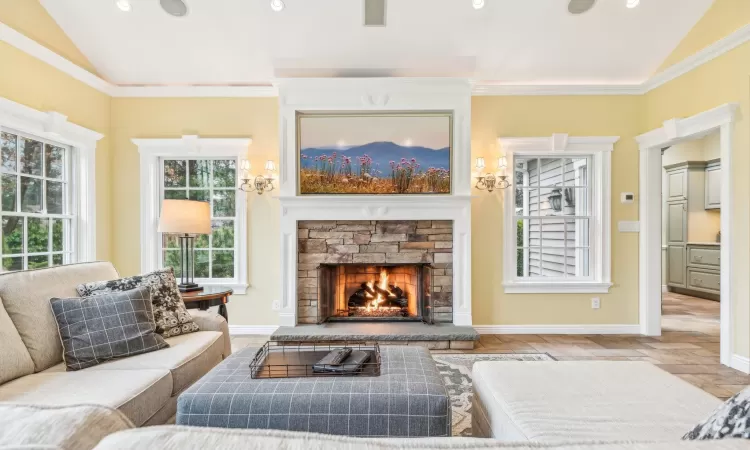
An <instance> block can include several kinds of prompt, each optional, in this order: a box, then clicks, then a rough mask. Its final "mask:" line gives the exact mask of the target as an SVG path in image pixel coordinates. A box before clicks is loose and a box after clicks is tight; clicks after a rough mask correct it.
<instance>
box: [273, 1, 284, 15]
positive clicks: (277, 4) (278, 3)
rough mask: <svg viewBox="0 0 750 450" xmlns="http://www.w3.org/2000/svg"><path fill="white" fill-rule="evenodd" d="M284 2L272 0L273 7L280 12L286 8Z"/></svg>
mask: <svg viewBox="0 0 750 450" xmlns="http://www.w3.org/2000/svg"><path fill="white" fill-rule="evenodd" d="M284 6H285V5H284V2H283V1H282V0H271V9H272V10H274V11H276V12H279V11H281V10H282V9H284Z"/></svg>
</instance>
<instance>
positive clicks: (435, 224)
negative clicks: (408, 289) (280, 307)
mask: <svg viewBox="0 0 750 450" xmlns="http://www.w3.org/2000/svg"><path fill="white" fill-rule="evenodd" d="M297 236H298V247H297V248H298V258H297V308H298V309H297V323H298V324H314V323H317V322H318V318H319V314H318V308H319V307H320V301H319V300H320V299H319V298H318V296H319V295H320V289H319V285H318V282H319V281H318V279H319V272H318V269H319V267H320V265H321V264H359V265H372V266H378V265H397V264H429V265H431V266H432V280H431V307H432V318H433V319H434V321H435V322H443V323H452V322H453V221H450V220H330V221H322V220H314V221H312V220H303V221H299V222H298V223H297Z"/></svg>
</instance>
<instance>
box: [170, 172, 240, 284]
mask: <svg viewBox="0 0 750 450" xmlns="http://www.w3.org/2000/svg"><path fill="white" fill-rule="evenodd" d="M161 163H162V171H161V173H162V183H161V186H162V196H161V198H162V199H165V198H166V199H190V200H199V201H206V202H209V203H210V204H211V225H212V232H211V234H210V235H199V236H198V237H197V238H196V240H195V278H196V279H198V280H200V281H202V282H206V281H207V280H214V281H215V280H225V281H226V280H233V279H234V278H235V274H236V273H237V271H238V268H237V264H236V262H237V258H236V255H237V248H236V241H237V240H236V239H235V236H237V188H236V186H237V161H236V159H221V158H217V159H207V158H202V159H171V158H163V159H162V160H161ZM179 248H180V247H179V241H178V239H177V236H174V235H162V252H161V258H162V260H161V262H162V266H171V267H174V268H175V272H176V273H177V275H178V276H179V274H180V273H181V271H182V268H181V267H180V249H179Z"/></svg>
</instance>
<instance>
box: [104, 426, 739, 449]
mask: <svg viewBox="0 0 750 450" xmlns="http://www.w3.org/2000/svg"><path fill="white" fill-rule="evenodd" d="M746 442H747V441H742V440H740V439H727V440H722V441H710V442H699V441H693V442H690V441H679V440H677V441H672V442H661V443H648V442H638V443H626V442H620V443H557V444H552V443H550V444H539V443H523V442H520V443H498V442H497V441H493V440H490V439H473V438H429V439H419V438H412V439H389V438H385V439H372V438H352V437H345V436H332V435H325V434H313V433H298V432H292V431H277V430H227V429H222V428H202V427H183V426H158V427H148V428H140V429H134V430H126V431H121V432H119V433H115V434H113V435H110V436H108V437H106V438H105V439H104V440H102V441H101V442H100V443H99V445H98V446H97V447H96V449H97V450H141V449H144V448H147V449H159V450H204V449H221V450H408V449H414V450H416V449H421V450H490V449H495V450H498V449H507V450H740V449H747V444H746Z"/></svg>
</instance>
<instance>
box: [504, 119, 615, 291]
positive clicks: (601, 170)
mask: <svg viewBox="0 0 750 450" xmlns="http://www.w3.org/2000/svg"><path fill="white" fill-rule="evenodd" d="M619 139H620V138H619V136H590V137H569V136H568V135H567V134H553V135H552V136H551V137H521V138H499V139H498V144H499V146H500V149H501V152H504V154H505V156H506V158H507V160H508V167H513V168H515V161H514V160H515V156H516V155H518V156H523V155H529V156H530V155H534V156H540V157H544V156H550V157H557V158H560V157H564V156H565V155H566V154H570V155H586V156H590V157H591V161H592V166H593V167H592V170H589V172H588V179H589V185H590V186H591V202H592V203H591V208H592V216H593V221H594V223H593V224H591V225H590V226H591V228H592V230H591V233H592V234H591V236H592V237H591V239H592V241H591V242H590V246H591V258H592V262H593V263H592V265H591V277H592V279H593V280H592V281H581V280H576V279H574V280H571V281H564V280H545V279H543V278H540V279H533V280H528V279H523V280H522V279H519V278H518V277H517V276H516V224H515V222H513V213H514V209H515V189H513V187H510V188H508V189H505V194H504V195H505V201H504V204H505V205H508V206H507V207H505V208H504V210H505V212H504V220H503V223H504V226H503V287H504V290H505V293H506V294H562V293H581V294H584V293H607V292H609V288H610V287H611V286H612V283H611V206H612V205H611V203H612V195H611V169H612V168H611V164H612V158H611V153H612V151H613V150H614V144H615V142H617V141H618V140H619ZM513 175H515V171H514V172H512V175H511V176H513ZM512 181H513V180H511V182H512Z"/></svg>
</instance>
